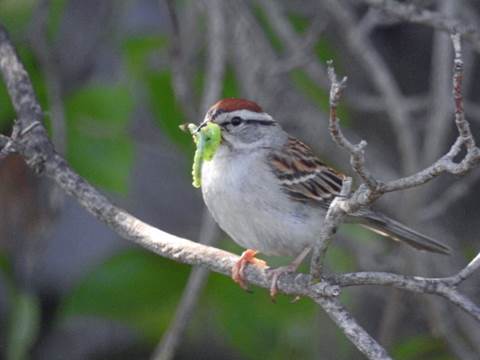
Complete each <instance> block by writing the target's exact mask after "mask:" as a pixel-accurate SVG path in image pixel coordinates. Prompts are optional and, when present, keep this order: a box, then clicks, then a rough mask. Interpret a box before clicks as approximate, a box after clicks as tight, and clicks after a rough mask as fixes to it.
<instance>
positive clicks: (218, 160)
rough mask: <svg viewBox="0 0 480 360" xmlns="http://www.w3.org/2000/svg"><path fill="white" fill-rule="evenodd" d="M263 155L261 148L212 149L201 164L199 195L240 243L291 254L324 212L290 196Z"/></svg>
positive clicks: (312, 234) (311, 232)
mask: <svg viewBox="0 0 480 360" xmlns="http://www.w3.org/2000/svg"><path fill="white" fill-rule="evenodd" d="M262 156H263V158H262ZM264 159H266V155H265V154H261V153H259V154H243V156H242V157H241V158H240V157H235V156H219V157H217V154H216V155H215V156H214V158H213V159H212V160H211V161H207V162H204V164H203V168H202V193H203V198H204V200H205V203H206V205H207V207H208V209H209V211H210V212H211V214H212V216H213V218H214V219H215V221H216V222H217V223H218V224H219V226H220V227H221V228H222V229H223V230H224V231H225V232H226V233H227V234H228V235H229V236H230V237H231V238H232V239H233V240H234V241H235V242H236V243H238V244H239V245H241V246H243V247H245V248H252V249H256V250H259V251H261V252H263V253H265V254H267V255H286V256H290V255H296V254H298V253H300V252H301V251H302V250H303V249H304V248H305V246H309V245H311V243H312V241H314V239H315V235H316V234H318V227H319V226H321V223H322V222H323V221H322V219H323V216H321V214H320V213H319V212H318V211H317V210H315V209H312V208H311V207H309V206H308V205H305V204H301V203H298V202H293V201H292V200H291V199H289V198H288V197H287V195H286V194H285V193H284V192H283V191H282V189H281V188H280V185H279V183H278V180H277V179H276V178H275V176H274V174H273V173H272V171H271V170H270V168H269V166H268V164H267V163H266V161H264Z"/></svg>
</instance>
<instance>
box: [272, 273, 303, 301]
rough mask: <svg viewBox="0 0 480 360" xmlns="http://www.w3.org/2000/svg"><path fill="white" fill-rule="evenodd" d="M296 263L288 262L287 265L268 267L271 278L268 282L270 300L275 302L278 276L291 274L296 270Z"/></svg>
mask: <svg viewBox="0 0 480 360" xmlns="http://www.w3.org/2000/svg"><path fill="white" fill-rule="evenodd" d="M297 268H298V265H296V264H289V265H287V266H280V267H278V268H275V269H268V273H269V275H270V277H271V278H272V282H271V283H270V297H271V298H272V301H273V302H275V298H276V297H277V294H278V286H277V285H278V278H279V277H280V275H283V274H291V273H294V272H295V271H297Z"/></svg>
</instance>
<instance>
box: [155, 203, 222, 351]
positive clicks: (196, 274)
mask: <svg viewBox="0 0 480 360" xmlns="http://www.w3.org/2000/svg"><path fill="white" fill-rule="evenodd" d="M219 235H220V231H219V229H218V226H217V224H216V223H215V222H214V221H213V219H212V218H211V217H210V215H209V214H208V212H207V211H205V212H204V217H203V221H202V227H201V229H200V238H199V243H200V244H204V245H209V246H212V245H214V244H215V243H216V242H217V240H218V238H219ZM208 274H209V271H208V269H207V268H205V267H195V268H193V269H192V272H191V274H190V276H189V278H188V281H187V284H186V285H185V289H184V291H183V294H182V297H181V299H180V302H179V303H178V306H177V309H176V311H175V316H174V318H173V321H172V323H171V324H170V326H169V327H168V329H167V330H166V331H165V333H164V335H163V337H162V340H161V342H160V343H159V344H158V346H157V348H156V349H155V352H154V354H153V356H152V359H154V360H169V359H172V358H173V356H174V355H175V352H176V350H177V349H178V346H179V345H180V341H181V339H182V337H183V335H184V333H185V330H186V328H187V326H188V324H189V323H190V320H191V318H192V315H193V312H194V310H195V307H196V305H197V302H198V298H199V296H200V294H201V292H202V290H203V288H204V287H205V284H206V282H207V277H208Z"/></svg>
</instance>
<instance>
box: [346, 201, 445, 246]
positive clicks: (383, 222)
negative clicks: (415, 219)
mask: <svg viewBox="0 0 480 360" xmlns="http://www.w3.org/2000/svg"><path fill="white" fill-rule="evenodd" d="M355 219H356V222H359V223H360V224H361V225H362V226H363V227H365V228H368V229H370V230H372V231H374V232H376V233H379V234H381V235H383V236H387V237H390V238H392V239H393V240H398V241H403V242H404V243H406V244H408V245H410V246H412V247H414V248H417V249H419V250H426V251H430V252H434V253H438V254H444V255H449V254H450V252H451V249H450V247H448V246H447V245H445V244H442V243H441V242H438V241H436V240H434V239H432V238H430V237H428V236H426V235H423V234H421V233H419V232H417V231H415V230H413V229H410V228H408V227H407V226H405V225H403V224H401V223H400V222H398V221H396V220H393V219H391V218H389V217H388V216H385V215H382V214H379V213H376V212H373V211H370V210H368V211H365V212H363V211H362V214H361V215H360V217H355Z"/></svg>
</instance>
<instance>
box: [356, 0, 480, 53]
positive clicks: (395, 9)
mask: <svg viewBox="0 0 480 360" xmlns="http://www.w3.org/2000/svg"><path fill="white" fill-rule="evenodd" d="M361 1H362V2H364V3H366V4H368V5H370V6H373V7H376V8H378V9H380V10H382V11H384V12H385V13H387V14H389V15H391V16H394V17H396V18H398V19H401V20H405V21H409V22H412V23H416V24H422V25H428V26H431V27H434V28H436V29H440V30H443V31H445V32H447V33H449V34H452V33H454V32H457V33H458V34H459V35H460V36H461V37H462V38H463V39H465V40H466V41H468V42H469V43H470V44H472V46H473V47H474V48H475V50H476V51H477V52H480V32H479V30H478V28H477V27H475V26H473V25H472V24H465V23H463V22H462V21H460V20H457V19H454V18H450V17H447V16H444V15H442V14H440V13H438V12H435V11H430V10H426V9H421V8H418V7H417V6H415V5H413V4H404V3H399V2H398V1H395V0H361Z"/></svg>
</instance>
